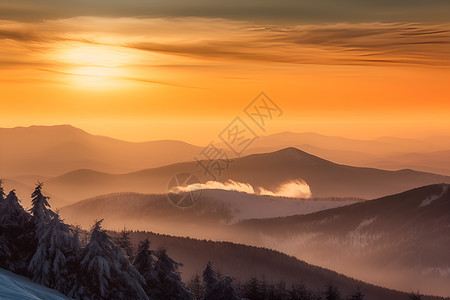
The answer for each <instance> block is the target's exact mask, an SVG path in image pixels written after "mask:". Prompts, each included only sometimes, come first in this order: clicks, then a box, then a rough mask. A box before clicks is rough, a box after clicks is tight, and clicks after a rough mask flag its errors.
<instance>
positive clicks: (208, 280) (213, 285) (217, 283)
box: [203, 262, 240, 300]
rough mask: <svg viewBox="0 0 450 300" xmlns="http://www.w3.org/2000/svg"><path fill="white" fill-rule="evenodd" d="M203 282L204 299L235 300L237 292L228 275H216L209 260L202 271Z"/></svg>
mask: <svg viewBox="0 0 450 300" xmlns="http://www.w3.org/2000/svg"><path fill="white" fill-rule="evenodd" d="M203 283H204V286H205V300H237V299H240V298H239V297H238V296H237V292H236V290H235V289H234V287H233V285H232V283H233V280H232V279H231V277H229V276H218V275H217V273H216V272H215V271H214V270H213V268H212V264H211V262H208V264H207V265H206V268H205V270H204V271H203Z"/></svg>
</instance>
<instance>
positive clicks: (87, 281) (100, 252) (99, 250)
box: [72, 220, 149, 300]
mask: <svg viewBox="0 0 450 300" xmlns="http://www.w3.org/2000/svg"><path fill="white" fill-rule="evenodd" d="M102 221H103V220H100V221H96V222H95V224H94V226H93V227H92V230H91V236H90V239H89V242H88V243H87V245H86V246H85V247H84V249H83V250H82V254H81V258H80V259H81V261H80V264H79V271H78V274H79V277H78V280H79V284H78V285H77V286H76V288H75V291H73V292H72V294H73V295H76V297H77V298H88V299H136V300H137V299H149V298H148V296H147V295H146V294H145V291H144V289H143V286H145V281H144V278H143V277H142V276H141V275H140V274H139V272H138V271H137V270H136V269H135V268H134V267H133V266H132V265H131V263H130V262H129V260H128V259H127V258H126V257H125V255H124V253H123V251H122V249H121V248H120V247H119V246H117V245H115V244H114V243H113V241H112V239H111V237H110V236H109V235H108V234H107V232H106V231H105V230H104V229H103V228H102V227H101V223H102Z"/></svg>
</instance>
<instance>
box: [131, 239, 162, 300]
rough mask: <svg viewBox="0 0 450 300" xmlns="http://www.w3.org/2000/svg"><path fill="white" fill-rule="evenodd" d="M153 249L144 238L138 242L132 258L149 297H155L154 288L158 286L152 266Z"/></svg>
mask: <svg viewBox="0 0 450 300" xmlns="http://www.w3.org/2000/svg"><path fill="white" fill-rule="evenodd" d="M152 255H153V251H152V250H150V241H149V240H148V239H145V240H144V241H141V242H139V245H138V251H137V253H136V257H135V258H134V262H133V265H134V267H135V268H136V270H138V272H139V273H140V274H141V275H142V277H144V280H145V284H146V286H145V287H144V290H145V293H146V294H147V296H149V298H150V299H155V298H156V289H157V287H158V278H157V274H156V271H155V268H154V266H153V264H154V260H153V256H152Z"/></svg>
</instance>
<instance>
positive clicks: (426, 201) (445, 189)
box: [420, 185, 449, 207]
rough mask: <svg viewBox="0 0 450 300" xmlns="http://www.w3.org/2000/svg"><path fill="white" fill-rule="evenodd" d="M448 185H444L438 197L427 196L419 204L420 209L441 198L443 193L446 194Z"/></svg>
mask: <svg viewBox="0 0 450 300" xmlns="http://www.w3.org/2000/svg"><path fill="white" fill-rule="evenodd" d="M448 187H449V186H448V185H445V186H443V187H442V192H441V193H440V194H439V195H431V196H428V197H427V198H426V199H425V200H423V201H422V203H421V204H420V207H424V206H427V205H429V204H430V203H431V202H433V201H435V200H437V199H439V198H441V197H442V196H443V195H444V194H445V193H447V191H448Z"/></svg>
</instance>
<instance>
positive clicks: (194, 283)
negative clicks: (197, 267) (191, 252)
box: [186, 274, 205, 300]
mask: <svg viewBox="0 0 450 300" xmlns="http://www.w3.org/2000/svg"><path fill="white" fill-rule="evenodd" d="M186 286H187V288H188V289H189V291H191V293H192V294H193V295H194V299H196V300H202V299H204V298H205V287H204V286H203V282H202V280H201V278H200V276H199V275H198V274H195V275H194V276H193V277H192V278H191V280H189V282H188V283H187V285H186Z"/></svg>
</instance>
